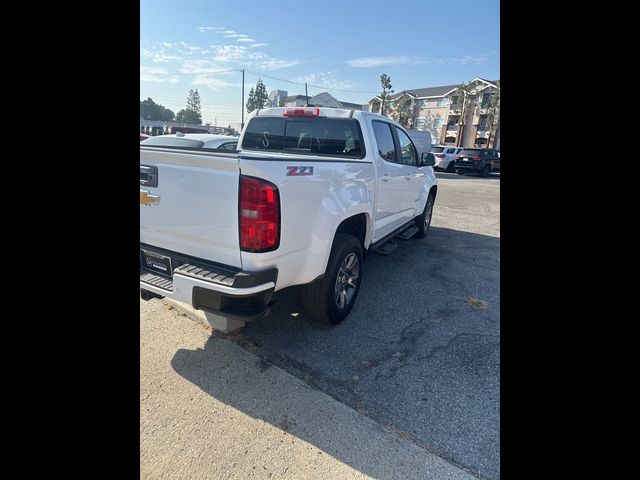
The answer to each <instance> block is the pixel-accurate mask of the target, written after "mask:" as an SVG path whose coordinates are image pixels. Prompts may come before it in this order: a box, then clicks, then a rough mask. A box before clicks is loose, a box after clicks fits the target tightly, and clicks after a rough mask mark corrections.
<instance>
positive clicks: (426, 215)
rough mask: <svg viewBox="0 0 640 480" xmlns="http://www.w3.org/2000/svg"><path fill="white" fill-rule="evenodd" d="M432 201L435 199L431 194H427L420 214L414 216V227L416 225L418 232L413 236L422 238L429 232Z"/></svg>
mask: <svg viewBox="0 0 640 480" xmlns="http://www.w3.org/2000/svg"><path fill="white" fill-rule="evenodd" d="M434 203H435V199H434V198H433V195H431V194H429V196H428V197H427V203H426V204H425V206H424V210H423V211H422V214H421V215H420V216H419V217H416V227H418V232H417V233H416V234H415V235H414V236H413V238H424V237H426V236H427V233H429V227H430V226H431V218H432V217H433V204H434Z"/></svg>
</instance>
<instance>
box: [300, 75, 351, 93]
mask: <svg viewBox="0 0 640 480" xmlns="http://www.w3.org/2000/svg"><path fill="white" fill-rule="evenodd" d="M336 73H337V72H335V71H330V72H316V73H310V74H308V75H300V76H298V77H295V78H292V79H291V80H293V81H294V82H299V83H305V82H306V83H309V84H311V85H317V86H319V87H325V88H329V89H331V88H337V89H344V90H347V89H350V88H354V87H355V86H356V84H355V83H353V82H350V81H349V80H339V79H337V78H336Z"/></svg>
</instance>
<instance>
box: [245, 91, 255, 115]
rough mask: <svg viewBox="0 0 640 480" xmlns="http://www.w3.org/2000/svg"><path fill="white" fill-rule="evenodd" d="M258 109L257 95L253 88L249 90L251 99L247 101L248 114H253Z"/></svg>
mask: <svg viewBox="0 0 640 480" xmlns="http://www.w3.org/2000/svg"><path fill="white" fill-rule="evenodd" d="M255 109H256V94H255V92H254V91H253V87H251V90H249V98H248V99H247V113H251V112H253V111H254V110H255Z"/></svg>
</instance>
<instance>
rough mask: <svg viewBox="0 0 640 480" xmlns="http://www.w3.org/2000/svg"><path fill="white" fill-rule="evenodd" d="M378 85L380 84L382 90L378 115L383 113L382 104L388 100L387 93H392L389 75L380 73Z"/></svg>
mask: <svg viewBox="0 0 640 480" xmlns="http://www.w3.org/2000/svg"><path fill="white" fill-rule="evenodd" d="M380 85H382V91H381V92H380V103H381V107H380V115H384V106H385V105H384V104H385V102H386V101H387V100H388V98H389V95H390V94H392V93H393V90H392V88H393V86H392V85H391V77H390V76H389V75H387V74H386V73H383V74H382V75H380Z"/></svg>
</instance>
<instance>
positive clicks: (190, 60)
mask: <svg viewBox="0 0 640 480" xmlns="http://www.w3.org/2000/svg"><path fill="white" fill-rule="evenodd" d="M240 40H241V41H242V43H232V44H218V45H209V46H203V47H200V46H195V45H189V44H187V43H185V42H176V43H168V42H164V43H158V44H155V45H151V46H149V48H141V49H140V59H141V60H149V61H150V62H152V63H155V64H162V66H164V65H165V64H170V63H174V64H177V66H176V67H175V68H177V69H178V70H179V72H180V73H182V74H194V75H197V74H200V75H204V74H207V73H216V72H215V71H216V70H227V69H230V68H242V67H246V68H254V69H256V70H278V69H281V68H287V67H292V66H294V65H298V64H300V63H302V62H301V61H299V60H296V59H283V58H276V57H272V56H270V55H267V54H266V53H264V52H261V51H256V50H254V49H248V48H247V47H249V46H251V47H253V46H254V45H258V46H263V45H266V44H264V43H258V44H256V43H255V40H253V39H252V38H249V37H241V38H240ZM143 63H144V62H143ZM175 68H174V69H170V71H175Z"/></svg>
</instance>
